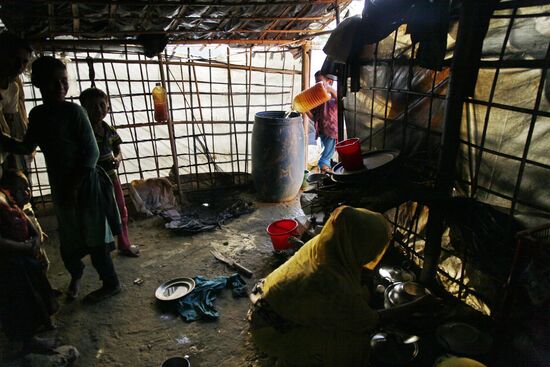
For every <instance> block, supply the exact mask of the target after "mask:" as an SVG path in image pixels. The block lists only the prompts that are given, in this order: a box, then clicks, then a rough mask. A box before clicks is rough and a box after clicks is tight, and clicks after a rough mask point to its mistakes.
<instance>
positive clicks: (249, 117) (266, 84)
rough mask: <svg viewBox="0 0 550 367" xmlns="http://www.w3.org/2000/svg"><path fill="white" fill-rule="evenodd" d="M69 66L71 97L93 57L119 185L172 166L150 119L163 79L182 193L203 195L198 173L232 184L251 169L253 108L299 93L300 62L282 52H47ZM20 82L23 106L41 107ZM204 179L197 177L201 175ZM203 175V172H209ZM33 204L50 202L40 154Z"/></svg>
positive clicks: (163, 129) (159, 126) (159, 128)
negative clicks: (225, 177)
mask: <svg viewBox="0 0 550 367" xmlns="http://www.w3.org/2000/svg"><path fill="white" fill-rule="evenodd" d="M42 53H43V54H45V55H51V54H55V55H56V57H61V58H62V59H63V60H64V61H65V62H67V66H68V73H69V79H70V80H69V81H70V91H69V94H68V98H67V99H68V100H70V101H73V102H75V103H79V102H78V95H79V93H80V92H81V91H82V90H84V89H86V88H89V87H90V86H91V81H90V76H89V67H88V63H87V59H86V58H87V57H91V58H92V60H93V69H94V71H95V83H96V87H97V88H99V89H102V90H104V91H105V92H106V93H107V94H108V95H109V97H110V103H111V111H110V113H109V115H108V116H107V118H106V121H107V122H108V123H110V124H111V125H113V126H115V127H116V128H117V131H118V133H119V134H120V136H121V138H122V140H123V141H124V143H123V145H122V153H123V156H124V160H123V162H122V165H121V167H120V168H119V174H120V178H121V181H122V183H123V184H125V183H129V182H131V181H132V180H135V179H142V178H150V177H166V176H168V175H169V174H170V170H171V169H172V167H173V165H174V159H173V156H172V152H171V147H170V138H169V133H168V129H169V126H168V125H167V124H166V123H158V122H155V121H154V115H153V107H152V98H151V90H152V89H153V87H154V86H155V83H158V82H161V80H162V77H161V72H160V71H161V68H162V71H163V74H164V79H165V85H166V89H167V92H168V96H169V104H170V107H171V108H170V115H171V119H172V122H173V131H174V139H175V148H176V153H177V161H178V167H179V174H180V176H184V177H185V179H182V190H183V191H191V190H200V189H201V183H202V184H203V186H204V185H205V184H206V185H208V182H206V183H205V182H204V175H201V174H203V173H216V172H227V173H230V174H231V175H232V177H233V183H234V184H242V183H243V182H242V180H243V176H242V173H250V171H251V162H250V159H251V156H250V154H251V145H250V143H251V141H250V139H251V133H252V125H253V121H254V114H255V113H256V112H258V111H265V110H281V111H286V110H288V109H289V108H290V102H291V100H292V98H293V95H294V94H295V93H297V92H299V90H300V83H301V64H300V62H301V60H300V59H297V60H296V59H294V58H293V57H292V55H291V54H290V53H289V52H288V51H287V50H286V49H282V48H273V47H271V48H267V47H253V48H229V47H226V46H218V47H214V46H208V47H184V46H177V45H174V46H169V47H167V49H166V51H165V53H164V54H163V55H162V57H161V60H160V61H159V60H158V59H157V58H153V59H147V58H145V57H144V56H143V55H141V54H140V52H139V50H136V49H133V48H131V47H129V46H122V48H118V49H117V48H112V47H111V48H105V49H104V48H103V47H101V48H99V49H97V48H96V49H86V48H85V46H80V47H78V48H77V47H74V48H73V49H66V48H65V49H64V50H63V51H60V50H48V51H43V52H42ZM29 80H30V78H28V77H26V78H25V96H26V98H27V109H28V111H30V109H31V108H32V107H34V106H35V105H37V104H39V103H40V93H39V91H38V90H36V89H35V88H33V87H32V86H31V85H30V82H29ZM199 175H201V177H199ZM207 177H208V175H207ZM32 181H33V188H32V189H33V196H34V197H35V201H36V203H37V204H40V203H45V202H47V201H48V200H49V198H48V194H49V185H48V178H47V175H46V168H45V162H44V158H43V156H42V154H41V153H40V151H38V153H37V155H36V158H35V161H34V163H33V172H32Z"/></svg>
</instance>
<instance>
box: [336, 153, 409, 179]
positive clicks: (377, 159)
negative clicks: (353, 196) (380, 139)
mask: <svg viewBox="0 0 550 367" xmlns="http://www.w3.org/2000/svg"><path fill="white" fill-rule="evenodd" d="M361 155H362V156H363V165H364V166H365V168H363V169H360V170H357V171H346V170H345V169H344V165H343V164H342V163H338V164H337V165H336V166H334V168H333V169H332V172H333V173H332V179H333V180H334V181H336V182H347V181H350V180H356V179H358V178H360V177H362V176H366V175H368V174H369V173H370V172H377V171H380V170H383V169H385V168H386V167H388V166H389V165H390V164H391V163H392V162H394V161H395V160H396V159H397V157H399V150H396V149H383V150H373V151H371V152H367V153H363V154H361Z"/></svg>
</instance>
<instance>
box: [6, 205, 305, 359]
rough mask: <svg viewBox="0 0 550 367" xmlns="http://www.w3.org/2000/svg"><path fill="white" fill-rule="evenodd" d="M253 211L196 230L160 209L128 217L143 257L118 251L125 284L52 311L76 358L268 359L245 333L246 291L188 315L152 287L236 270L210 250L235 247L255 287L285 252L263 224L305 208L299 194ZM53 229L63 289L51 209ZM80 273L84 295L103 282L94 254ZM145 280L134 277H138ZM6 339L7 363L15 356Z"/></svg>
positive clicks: (58, 283)
mask: <svg viewBox="0 0 550 367" xmlns="http://www.w3.org/2000/svg"><path fill="white" fill-rule="evenodd" d="M254 206H255V208H256V210H255V211H254V212H253V213H251V214H246V215H244V216H242V217H239V218H237V219H234V220H232V221H231V222H229V223H228V224H226V225H224V226H223V227H222V228H221V229H217V230H214V231H211V232H206V233H200V234H196V235H194V236H180V235H175V234H173V233H171V232H169V231H168V230H167V229H165V228H164V221H163V220H162V219H160V218H158V217H153V218H146V219H131V221H130V225H129V231H130V238H131V240H132V241H133V243H135V244H138V245H140V247H141V257H139V258H125V257H119V256H118V255H117V254H116V253H115V252H113V257H114V263H115V266H116V269H117V272H118V274H119V277H120V278H121V281H122V284H123V292H122V293H121V294H119V295H117V296H115V297H114V298H112V299H109V300H107V301H104V302H103V303H100V304H97V305H85V304H83V303H82V302H80V300H78V301H75V302H72V303H66V302H65V299H64V297H63V296H61V298H60V300H61V309H60V311H59V312H58V313H57V315H56V316H55V322H56V324H57V325H58V328H57V330H55V332H54V335H57V336H58V337H59V338H60V339H61V340H62V341H63V342H64V343H66V344H71V345H74V346H75V347H76V348H78V350H79V351H80V353H81V357H80V359H79V361H78V364H77V365H78V366H81V367H88V366H97V367H101V366H109V367H117V366H120V367H122V366H135V367H139V366H148V367H155V366H160V365H161V363H162V361H164V360H165V359H166V358H168V357H171V356H176V355H189V357H190V361H191V365H192V366H193V367H196V366H224V367H230V366H269V365H271V361H269V360H267V359H266V358H265V357H262V356H261V355H260V354H259V353H258V352H257V351H256V350H255V349H254V347H253V345H252V344H251V342H250V338H249V334H248V325H247V321H246V313H247V310H248V306H249V301H248V298H233V297H232V296H231V291H230V290H224V291H223V292H222V294H221V295H220V296H219V298H218V299H217V300H216V301H215V306H216V308H217V309H218V311H219V313H220V318H219V319H218V320H217V321H213V322H203V321H197V322H192V323H186V322H184V321H183V320H182V319H180V318H179V317H178V316H176V315H175V314H173V313H170V312H166V311H164V310H163V309H161V307H159V305H158V303H157V301H156V299H155V297H154V292H155V290H156V288H157V287H158V286H159V285H160V284H161V283H163V282H164V281H166V280H169V279H172V278H176V277H194V276H197V275H202V276H205V277H208V278H211V277H216V276H220V275H230V274H232V273H233V271H232V270H231V269H229V268H228V267H227V266H225V265H224V264H222V263H220V262H218V261H217V260H216V259H214V258H213V256H212V255H211V254H210V250H211V249H217V250H219V251H220V252H222V253H224V254H227V255H230V256H231V257H232V258H234V259H235V260H238V261H239V262H240V263H241V264H243V265H244V266H246V267H248V268H250V269H251V270H252V271H253V272H254V276H253V278H252V279H250V280H249V279H247V280H246V281H247V284H248V289H249V290H250V289H251V288H252V286H253V285H254V283H255V282H256V280H257V279H259V278H262V277H264V276H265V275H267V274H268V273H269V272H270V271H271V270H273V269H274V268H275V267H276V266H277V263H278V262H280V259H277V258H276V257H275V256H274V254H273V248H272V245H271V242H270V239H269V237H268V235H267V234H266V232H265V228H266V226H267V225H268V224H269V223H271V222H272V221H273V220H275V219H280V218H290V217H296V216H300V215H303V212H302V210H301V208H300V203H299V200H295V201H292V202H289V203H284V204H261V203H255V204H254ZM40 219H41V222H42V223H43V226H44V227H45V231H46V232H47V233H48V235H49V236H50V239H49V241H48V243H47V245H46V249H47V252H48V254H49V256H50V260H51V261H52V265H51V269H50V271H49V278H50V281H51V283H52V285H53V286H54V287H56V288H59V289H62V290H64V289H65V288H66V286H67V284H68V281H69V276H68V274H67V272H66V270H65V269H64V267H63V264H62V263H61V260H60V257H59V242H58V237H57V233H56V230H55V227H56V223H55V219H54V218H53V217H42V218H40ZM85 263H86V265H87V266H86V269H85V273H84V277H83V280H82V290H81V295H80V297H79V298H80V299H82V297H83V296H84V295H85V294H87V293H88V292H90V291H92V290H94V289H96V288H98V287H99V286H100V281H99V279H98V277H97V274H96V272H95V270H94V268H93V267H92V266H91V264H90V262H89V259H88V258H86V259H85ZM137 278H141V279H143V280H144V282H143V283H142V284H141V285H135V284H134V280H135V279H137ZM5 344H6V343H5V341H2V342H1V346H0V351H1V352H2V354H3V358H2V360H3V361H4V363H2V365H3V366H8V365H10V366H11V365H13V364H12V363H9V362H6V361H7V360H10V359H12V358H13V356H11V355H10V351H8V350H6V345H5Z"/></svg>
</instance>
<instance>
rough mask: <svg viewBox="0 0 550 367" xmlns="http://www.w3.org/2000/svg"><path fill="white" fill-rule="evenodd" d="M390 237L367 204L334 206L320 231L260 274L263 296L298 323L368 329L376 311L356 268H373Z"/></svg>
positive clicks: (359, 271)
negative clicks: (291, 253) (371, 305)
mask: <svg viewBox="0 0 550 367" xmlns="http://www.w3.org/2000/svg"><path fill="white" fill-rule="evenodd" d="M389 239H390V231H389V225H388V222H387V221H386V219H385V218H384V217H383V216H382V215H381V214H379V213H374V212H371V211H368V210H366V209H356V208H352V207H346V206H343V207H340V208H338V209H336V210H335V211H334V212H333V213H332V215H331V216H330V218H329V220H328V221H327V223H326V224H325V226H324V227H323V230H322V231H321V233H320V234H319V235H318V236H316V237H314V238H313V239H311V240H310V241H308V242H307V243H306V244H305V245H304V246H303V247H302V248H301V249H300V250H299V251H298V252H297V253H296V254H295V255H294V256H292V257H291V258H290V259H289V260H288V261H287V262H286V263H284V264H283V265H281V266H280V267H279V268H278V269H276V270H274V271H273V272H272V273H271V274H269V276H268V277H267V278H266V279H265V283H264V286H263V291H264V295H263V297H264V298H265V299H266V300H267V302H268V303H269V304H270V306H271V307H272V308H273V310H274V311H275V312H277V313H278V314H279V315H281V316H282V317H284V318H286V319H288V320H291V321H294V322H296V323H298V324H300V325H304V326H311V327H320V328H326V329H340V330H346V331H357V330H359V331H361V332H364V331H366V330H367V329H372V328H374V327H375V325H376V323H377V320H378V318H377V314H376V312H374V311H373V310H372V309H371V308H370V307H369V305H368V300H369V293H368V291H367V289H366V288H364V287H362V286H361V268H362V267H363V266H365V265H368V267H369V268H371V269H372V268H374V266H376V264H377V263H378V262H379V261H380V259H381V258H382V256H383V254H384V252H385V251H386V248H387V246H388V243H389Z"/></svg>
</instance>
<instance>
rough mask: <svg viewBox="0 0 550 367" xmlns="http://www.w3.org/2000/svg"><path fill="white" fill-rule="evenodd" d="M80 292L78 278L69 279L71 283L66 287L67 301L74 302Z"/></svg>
mask: <svg viewBox="0 0 550 367" xmlns="http://www.w3.org/2000/svg"><path fill="white" fill-rule="evenodd" d="M79 292H80V278H79V279H76V278H71V282H70V283H69V286H68V287H67V292H66V294H67V299H68V300H75V299H76V298H77V297H78V293H79Z"/></svg>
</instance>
